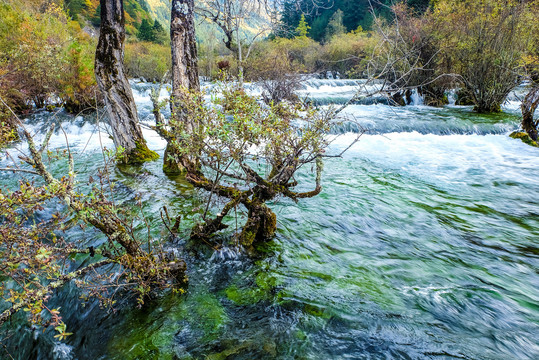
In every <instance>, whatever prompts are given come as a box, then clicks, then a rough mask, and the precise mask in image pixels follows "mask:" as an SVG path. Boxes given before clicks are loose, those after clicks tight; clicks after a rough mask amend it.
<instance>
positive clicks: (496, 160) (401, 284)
mask: <svg viewBox="0 0 539 360" xmlns="http://www.w3.org/2000/svg"><path fill="white" fill-rule="evenodd" d="M356 85H357V81H355V80H314V79H313V80H308V81H306V82H305V83H304V89H303V90H302V91H301V93H302V96H309V97H310V98H311V99H312V100H313V101H314V102H316V103H317V104H320V105H323V106H325V105H329V104H332V103H336V104H339V103H343V102H344V101H346V100H347V99H349V98H351V97H352V96H353V94H354V92H355V89H356ZM132 86H133V90H134V95H135V100H136V102H137V105H138V109H139V114H140V117H141V119H142V121H143V122H146V123H151V122H152V121H153V117H152V115H151V102H150V98H149V89H150V87H151V86H153V85H151V84H146V83H138V82H136V81H132ZM206 87H207V88H210V89H211V86H210V85H208V84H206ZM251 87H252V89H251V90H252V91H253V92H256V91H257V89H256V87H255V86H251ZM167 95H168V94H167V93H166V90H163V92H162V96H167ZM519 95H521V93H519V91H517V92H516V93H514V94H512V95H511V97H510V98H509V100H508V101H507V102H506V103H505V104H504V106H503V112H502V113H501V114H497V115H479V114H475V113H473V112H472V109H471V107H466V106H455V105H448V106H445V107H442V108H434V107H428V106H424V105H422V104H421V99H420V98H419V97H418V96H415V97H414V100H413V102H412V103H411V104H409V105H408V106H405V107H391V106H387V105H384V104H382V103H378V104H376V103H370V104H366V103H365V104H361V103H360V104H354V105H351V106H349V107H348V108H347V109H346V110H345V113H346V114H347V115H348V116H353V117H354V118H355V119H356V120H357V121H358V122H359V123H360V124H361V125H362V126H363V127H364V128H365V129H367V130H368V131H367V133H366V134H364V135H363V136H362V137H361V139H360V141H359V142H358V143H357V144H355V145H354V146H353V147H352V148H351V149H350V150H349V151H348V152H346V153H345V154H344V156H343V157H342V158H338V159H331V160H329V161H326V163H325V169H324V170H325V171H324V174H323V186H324V190H323V192H322V194H321V195H319V196H317V197H315V198H312V199H305V200H302V201H300V202H299V204H295V203H293V202H292V201H291V200H288V199H279V200H278V201H276V202H273V203H271V204H270V206H271V208H272V209H273V210H274V212H275V213H276V214H277V218H278V233H277V235H276V237H275V239H274V240H273V241H271V242H270V243H269V244H267V245H266V246H264V247H263V248H261V249H260V250H261V252H260V254H259V255H257V256H255V257H249V256H247V255H245V254H243V253H241V252H238V251H237V250H235V249H234V248H233V247H225V248H223V249H221V250H219V251H212V250H210V249H205V250H204V249H200V250H199V251H196V252H193V251H185V250H182V247H183V244H184V243H183V242H182V241H181V240H180V241H177V242H176V243H174V244H170V246H172V247H176V248H177V249H179V251H184V252H185V253H184V254H183V256H185V257H186V258H187V259H188V260H187V262H188V268H189V270H188V272H189V279H190V284H189V287H188V289H187V293H186V295H184V296H177V295H172V294H169V295H163V296H161V297H159V298H157V299H155V300H153V301H151V302H149V303H147V304H145V305H144V306H143V307H142V308H141V309H138V308H136V307H135V306H133V305H132V304H124V305H122V304H120V305H119V306H118V309H117V311H116V312H107V311H106V310H102V309H100V308H99V306H98V305H97V304H95V303H94V302H89V303H88V304H86V306H83V305H82V304H81V301H80V299H79V298H78V297H79V295H80V293H79V292H78V290H77V289H76V288H75V287H74V286H68V287H66V288H64V289H63V290H61V291H60V292H58V294H57V296H56V297H55V298H54V299H53V300H52V303H53V305H54V306H61V310H62V313H63V316H64V321H65V322H66V324H67V327H68V331H70V332H73V335H71V336H69V337H68V338H67V340H64V341H63V342H59V341H57V340H55V339H54V338H53V336H52V335H54V334H53V332H52V331H49V330H48V331H45V332H43V331H42V330H33V329H30V328H28V326H27V325H25V324H23V323H22V322H17V321H14V322H13V323H12V326H13V327H14V328H15V329H16V330H15V331H16V332H15V335H14V336H13V337H12V338H11V339H10V341H9V343H8V347H9V349H10V352H11V354H12V355H13V356H14V357H15V358H16V359H62V360H64V359H66V360H67V359H119V360H120V359H122V360H123V359H215V360H216V359H492V360H494V359H499V360H507V359H520V360H523V359H530V360H531V359H538V358H539V276H538V267H539V247H538V246H539V244H538V241H539V198H538V194H539V149H537V148H533V147H530V146H528V145H526V144H524V143H522V142H521V141H520V140H513V139H511V138H509V136H508V134H509V133H510V132H511V131H514V130H516V129H518V123H519V100H518V99H519ZM26 121H27V124H28V127H29V128H30V129H31V130H32V132H33V133H34V134H36V136H37V138H38V139H39V138H40V137H41V138H42V137H43V131H44V130H43V129H44V126H45V125H46V124H47V123H49V122H50V121H53V120H52V119H51V114H50V113H48V112H45V111H43V112H38V113H36V114H34V115H32V116H31V117H30V118H28V119H27V120H26ZM60 121H61V123H62V126H63V128H64V129H65V130H66V131H67V132H68V137H69V140H70V145H71V148H72V150H74V151H76V170H77V172H78V175H77V176H78V179H87V178H88V176H89V175H92V174H94V173H95V172H96V170H97V169H98V168H99V167H100V166H102V161H103V159H102V154H101V150H100V149H101V144H102V145H103V146H107V147H109V148H111V147H112V141H111V140H110V138H108V137H107V135H106V134H104V133H102V132H101V133H100V132H99V131H97V127H96V126H95V116H88V117H82V116H79V117H70V116H67V115H60ZM355 131H357V129H355V128H354V127H353V126H350V127H347V126H342V127H341V128H339V129H337V130H336V132H337V133H340V136H339V137H338V138H337V140H336V141H335V142H334V143H333V144H332V145H331V148H330V151H331V152H334V153H338V152H339V150H341V149H344V148H345V147H346V146H347V145H348V144H349V143H350V141H352V139H353V138H354V136H355ZM144 133H145V137H146V139H147V141H148V144H149V147H150V148H151V149H153V150H156V151H158V152H159V153H160V155H163V151H164V148H165V142H164V141H163V140H161V139H160V138H159V137H158V136H157V135H156V134H155V133H153V132H152V131H151V130H144ZM100 137H101V141H99V138H100ZM65 146H66V145H65V140H64V136H63V134H62V133H61V132H57V133H56V134H54V135H53V138H52V139H51V144H50V147H51V148H60V149H62V148H65ZM15 147H21V148H23V147H24V146H23V145H22V144H18V145H16V146H15ZM10 150H11V151H12V152H14V153H16V150H15V149H14V148H12V149H10ZM0 165H4V166H6V165H9V162H8V160H6V159H2V160H0ZM161 165H162V159H160V160H157V161H154V162H151V163H147V164H145V165H144V166H143V167H142V168H137V169H134V170H133V173H132V174H129V173H126V172H120V171H118V170H115V171H114V173H113V174H114V178H115V181H117V182H118V184H117V188H116V193H115V200H116V201H117V202H120V203H124V204H127V205H128V206H130V204H133V203H134V199H135V197H140V198H141V200H142V203H143V207H144V212H145V214H146V215H147V217H148V219H149V221H150V223H151V224H152V226H153V227H152V236H155V237H158V236H161V235H162V234H163V227H162V225H161V220H160V216H159V210H160V208H161V206H163V205H166V206H167V207H168V209H169V211H171V212H173V213H180V214H183V216H184V218H185V224H184V226H185V227H186V228H187V227H188V225H189V224H190V221H192V219H193V217H194V216H195V215H194V213H196V210H195V211H193V209H194V208H195V209H196V208H197V207H199V206H200V205H201V203H202V202H201V198H200V194H198V193H197V192H196V191H195V190H194V189H193V188H192V187H191V186H189V184H187V183H186V182H185V181H184V180H182V179H181V178H174V177H167V176H166V175H164V174H163V172H162V169H161ZM51 169H52V171H53V172H54V173H55V174H57V175H58V174H62V173H63V172H65V171H66V168H65V165H64V164H63V162H54V163H52V165H51ZM17 180H18V178H17V177H16V176H13V175H12V174H6V173H1V174H0V183H1V184H2V186H15V185H16V183H17ZM298 180H299V182H300V184H302V183H303V184H304V185H302V186H304V188H305V189H310V188H311V187H312V186H313V183H314V180H313V176H312V173H311V171H310V169H306V170H305V171H304V172H302V173H301V174H299V175H298ZM53 210H55V211H56V210H58V209H53ZM198 212H200V211H198ZM67 236H68V237H70V238H72V239H80V238H83V239H84V240H83V244H84V245H87V246H90V245H94V246H98V245H99V244H101V243H103V241H104V239H103V237H102V236H101V235H99V234H98V233H97V232H95V231H93V230H91V229H86V230H84V231H83V230H82V229H80V228H77V229H73V230H71V231H70V232H69V233H68V234H67Z"/></svg>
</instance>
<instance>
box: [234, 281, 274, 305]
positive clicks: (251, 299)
mask: <svg viewBox="0 0 539 360" xmlns="http://www.w3.org/2000/svg"><path fill="white" fill-rule="evenodd" d="M225 294H226V297H227V298H228V299H229V300H230V301H232V302H233V303H234V304H236V305H254V304H257V303H259V302H261V301H263V300H267V299H268V292H266V291H264V290H263V289H260V288H246V289H240V288H239V287H238V286H237V285H231V286H229V287H228V288H226V290H225Z"/></svg>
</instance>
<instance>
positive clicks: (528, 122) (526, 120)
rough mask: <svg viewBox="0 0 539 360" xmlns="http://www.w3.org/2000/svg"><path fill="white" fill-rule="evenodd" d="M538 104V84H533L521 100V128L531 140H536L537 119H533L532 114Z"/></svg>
mask: <svg viewBox="0 0 539 360" xmlns="http://www.w3.org/2000/svg"><path fill="white" fill-rule="evenodd" d="M538 106H539V86H534V87H533V88H532V89H531V90H530V92H529V93H528V95H526V97H525V98H524V101H523V102H522V105H521V109H522V128H523V129H524V131H525V132H527V133H528V135H529V136H530V137H531V138H532V140H533V141H537V127H538V125H539V120H537V121H534V120H533V114H534V113H535V110H536V109H537V107H538Z"/></svg>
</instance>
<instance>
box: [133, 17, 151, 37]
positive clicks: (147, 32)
mask: <svg viewBox="0 0 539 360" xmlns="http://www.w3.org/2000/svg"><path fill="white" fill-rule="evenodd" d="M137 37H138V38H139V39H140V40H142V41H154V40H155V38H154V33H153V28H152V25H151V24H150V22H149V21H148V20H146V19H142V22H141V23H140V26H139V28H138V35H137Z"/></svg>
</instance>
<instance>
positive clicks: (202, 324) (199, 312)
mask: <svg viewBox="0 0 539 360" xmlns="http://www.w3.org/2000/svg"><path fill="white" fill-rule="evenodd" d="M189 303H191V304H193V305H194V306H193V307H192V310H193V311H194V313H195V315H196V316H195V318H196V319H197V326H198V327H199V328H200V329H201V330H202V331H203V332H204V337H205V340H208V339H211V338H213V337H214V336H215V335H218V334H219V332H220V330H221V329H222V328H223V326H224V325H225V324H226V323H227V322H228V320H229V319H228V315H227V314H226V311H225V309H224V307H223V305H221V303H220V302H219V300H218V299H217V298H216V297H215V296H214V295H212V294H209V293H200V294H197V295H196V296H194V297H193V298H191V299H190V301H189Z"/></svg>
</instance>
